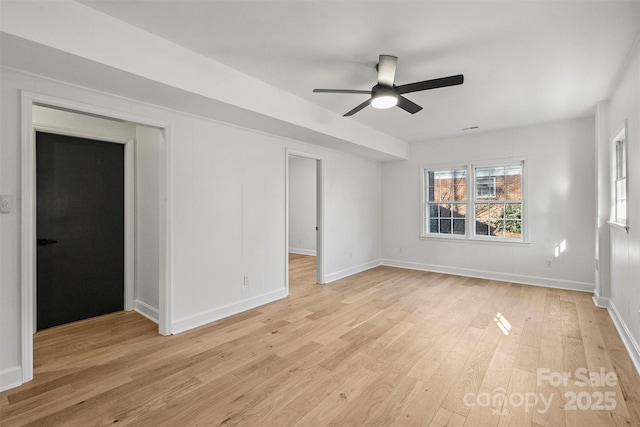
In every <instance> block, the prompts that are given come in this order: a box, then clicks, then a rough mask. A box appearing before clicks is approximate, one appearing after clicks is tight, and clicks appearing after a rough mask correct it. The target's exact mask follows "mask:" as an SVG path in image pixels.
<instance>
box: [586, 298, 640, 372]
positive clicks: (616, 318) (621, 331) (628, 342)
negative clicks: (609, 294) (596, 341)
mask: <svg viewBox="0 0 640 427" xmlns="http://www.w3.org/2000/svg"><path fill="white" fill-rule="evenodd" d="M593 302H594V303H595V305H596V307H599V308H606V309H607V311H608V312H609V316H610V317H611V320H612V321H613V325H614V326H615V327H616V330H617V331H618V335H620V339H621V340H622V343H623V344H624V348H625V349H626V350H627V353H628V354H629V358H630V359H631V362H633V366H634V367H635V368H636V371H637V372H638V374H640V345H638V342H637V341H636V340H635V339H634V338H633V335H632V334H631V331H630V330H629V328H628V327H627V324H626V323H625V322H624V319H623V318H622V316H621V315H620V312H619V311H618V308H617V307H616V305H615V304H614V303H613V301H611V299H610V298H603V297H599V298H598V300H597V301H596V297H595V295H594V299H593Z"/></svg>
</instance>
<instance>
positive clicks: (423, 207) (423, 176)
mask: <svg viewBox="0 0 640 427" xmlns="http://www.w3.org/2000/svg"><path fill="white" fill-rule="evenodd" d="M459 169H464V170H465V171H466V172H467V179H468V178H469V167H468V165H464V164H463V165H460V164H441V165H436V166H433V167H421V168H420V193H421V196H420V223H421V225H420V237H429V238H436V239H438V238H443V239H454V240H455V239H458V240H460V239H463V240H464V239H466V238H467V234H468V230H469V212H468V209H469V185H468V184H467V194H466V200H465V202H464V203H465V204H466V206H467V214H466V215H465V224H464V230H465V234H453V233H451V234H444V233H431V232H429V218H428V209H427V205H428V204H429V203H430V201H429V200H428V197H427V189H428V187H429V183H428V182H427V172H429V171H432V172H440V171H445V170H459ZM431 203H433V202H431Z"/></svg>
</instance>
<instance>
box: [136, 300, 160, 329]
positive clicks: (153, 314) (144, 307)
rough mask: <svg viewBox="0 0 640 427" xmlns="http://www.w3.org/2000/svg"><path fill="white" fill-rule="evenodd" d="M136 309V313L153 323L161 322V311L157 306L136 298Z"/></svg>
mask: <svg viewBox="0 0 640 427" xmlns="http://www.w3.org/2000/svg"><path fill="white" fill-rule="evenodd" d="M134 310H135V311H136V313H138V314H140V315H142V316H144V317H146V318H147V319H149V320H151V321H152V322H153V323H159V322H160V313H159V311H158V309H157V308H155V307H152V306H150V305H149V304H147V303H145V302H143V301H140V300H139V299H136V301H135V307H134Z"/></svg>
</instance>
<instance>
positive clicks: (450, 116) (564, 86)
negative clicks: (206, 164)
mask: <svg viewBox="0 0 640 427" xmlns="http://www.w3.org/2000/svg"><path fill="white" fill-rule="evenodd" d="M82 3H83V4H86V5H88V6H90V7H92V8H94V9H97V10H99V11H102V12H104V13H106V14H108V15H111V16H113V17H115V18H118V19H120V20H122V21H125V22H128V23H130V24H132V25H135V26H137V27H139V28H142V29H144V30H146V31H148V32H151V33H154V34H156V35H158V36H161V37H163V38H165V39H167V40H170V41H173V42H175V43H177V44H179V45H181V46H183V47H185V48H188V49H190V50H193V51H195V52H198V53H200V54H203V55H206V56H209V57H211V58H213V59H215V60H217V61H219V62H222V63H224V64H227V65H229V66H231V67H233V68H235V69H237V70H239V71H241V72H243V73H245V74H248V75H251V76H253V77H255V78H257V79H259V80H262V81H264V82H266V83H269V84H271V85H273V86H276V87H278V88H281V89H283V90H285V91H288V92H290V93H292V94H294V95H296V96H299V97H301V98H304V99H306V100H308V101H311V102H313V103H316V104H318V105H320V106H323V107H325V108H327V109H329V110H331V111H333V112H335V113H336V114H339V115H342V114H344V113H345V112H347V111H349V110H350V109H351V108H353V107H355V106H356V105H358V104H359V103H361V102H362V101H364V100H366V97H367V95H350V94H346V95H345V94H314V93H312V90H313V89H314V88H334V89H370V88H371V87H372V86H373V85H374V84H375V82H376V72H375V69H374V66H375V64H376V62H377V58H378V55H379V54H390V55H395V56H398V57H399V60H398V71H397V74H396V84H405V83H411V82H414V81H420V80H426V79H432V78H437V77H443V76H449V75H453V74H464V76H465V83H464V85H462V86H455V87H449V88H442V89H435V90H431V91H425V92H420V93H414V94H408V95H406V96H407V98H409V99H411V100H412V101H414V102H416V103H418V104H419V105H421V106H422V107H423V108H424V109H423V110H422V111H420V112H419V113H417V114H415V115H410V114H408V113H406V112H405V111H403V110H401V109H399V108H394V109H392V110H375V109H373V108H366V109H365V110H363V111H361V112H360V113H358V114H356V115H355V116H353V117H350V118H344V120H355V121H358V122H360V123H362V124H364V125H367V126H370V127H372V128H374V129H377V130H379V131H380V132H383V133H386V134H389V135H392V136H394V137H397V138H399V139H402V140H405V141H407V142H416V141H423V140H427V139H433V138H437V137H443V136H451V135H455V134H460V133H462V132H463V131H462V130H461V129H462V128H466V127H471V126H478V127H479V129H478V130H477V131H483V130H492V129H499V128H508V127H514V126H525V125H531V124H535V123H541V122H549V121H555V120H563V119H569V118H575V117H585V116H588V115H592V114H593V112H594V106H595V104H596V103H597V102H598V101H601V100H603V99H606V98H608V97H609V96H610V93H611V91H612V89H613V87H614V86H615V82H616V79H617V76H618V75H619V73H620V71H621V70H622V69H623V67H624V65H625V61H626V59H627V57H628V55H629V53H630V51H631V49H632V48H633V46H634V43H635V41H636V39H637V38H638V35H639V34H640V1H607V0H600V1H562V0H557V1H548V2H547V1H468V2H463V1H446V2H444V1H403V0H397V1H296V2H293V1H266V0H265V1H243V0H235V1H213V0H208V1H206V0H198V1H184V0H183V1H177V0H172V1H162V0H156V1H153V2H151V1H148V0H124V1H122V0H120V1H117V0H112V1H104V0H97V1H94V0H90V1H82ZM211 78H215V76H211ZM242 90H243V88H241V87H239V88H238V91H242ZM477 131H469V132H477Z"/></svg>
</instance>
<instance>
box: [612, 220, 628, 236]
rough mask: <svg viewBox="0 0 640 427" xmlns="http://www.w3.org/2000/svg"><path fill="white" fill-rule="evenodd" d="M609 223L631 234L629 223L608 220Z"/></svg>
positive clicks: (614, 227)
mask: <svg viewBox="0 0 640 427" xmlns="http://www.w3.org/2000/svg"><path fill="white" fill-rule="evenodd" d="M607 224H609V226H610V227H611V228H613V229H616V230H620V231H624V232H625V233H627V234H629V226H628V225H627V224H622V223H619V222H614V221H607Z"/></svg>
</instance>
